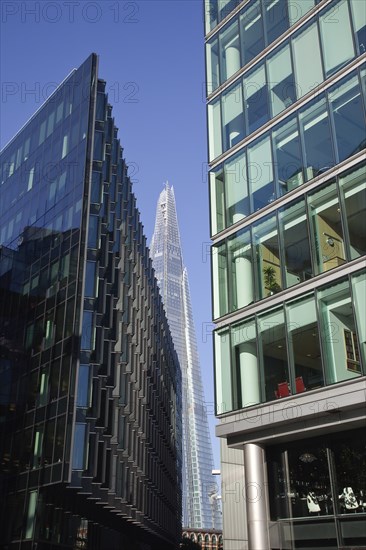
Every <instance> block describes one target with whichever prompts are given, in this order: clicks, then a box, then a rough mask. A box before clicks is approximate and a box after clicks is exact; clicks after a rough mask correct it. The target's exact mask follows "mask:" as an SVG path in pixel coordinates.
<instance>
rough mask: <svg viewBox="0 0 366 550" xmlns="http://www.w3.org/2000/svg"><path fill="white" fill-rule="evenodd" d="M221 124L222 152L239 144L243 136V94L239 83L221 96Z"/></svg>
mask: <svg viewBox="0 0 366 550" xmlns="http://www.w3.org/2000/svg"><path fill="white" fill-rule="evenodd" d="M222 124H223V142H224V143H223V145H224V150H225V151H226V150H227V149H230V147H233V145H236V143H239V141H241V140H242V139H243V138H244V136H245V132H244V113H243V93H242V87H241V83H238V84H237V85H236V86H233V87H232V88H229V90H227V92H225V93H224V94H223V95H222Z"/></svg>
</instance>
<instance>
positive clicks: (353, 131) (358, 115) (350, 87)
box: [329, 75, 366, 162]
mask: <svg viewBox="0 0 366 550" xmlns="http://www.w3.org/2000/svg"><path fill="white" fill-rule="evenodd" d="M329 100H330V108H331V112H332V114H333V120H334V127H335V136H336V146H337V150H338V159H339V161H340V162H341V161H342V160H345V159H346V158H348V157H350V156H351V155H354V154H355V153H357V152H358V151H361V150H362V149H363V148H364V147H365V145H366V123H365V112H364V107H363V101H362V95H361V89H360V86H359V81H358V76H357V75H354V76H353V77H351V78H349V77H347V78H345V79H343V80H341V81H340V83H337V85H336V86H334V87H333V88H332V89H331V90H330V92H329Z"/></svg>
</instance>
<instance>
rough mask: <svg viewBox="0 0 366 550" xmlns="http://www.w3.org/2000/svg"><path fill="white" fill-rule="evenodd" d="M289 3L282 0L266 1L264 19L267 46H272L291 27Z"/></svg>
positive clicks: (264, 3)
mask: <svg viewBox="0 0 366 550" xmlns="http://www.w3.org/2000/svg"><path fill="white" fill-rule="evenodd" d="M286 4H287V3H286V2H283V1H282V0H264V2H263V5H264V17H265V26H266V34H267V44H271V42H273V40H276V38H278V37H279V36H280V35H281V34H282V33H284V32H285V31H286V30H287V29H288V26H289V18H288V10H287V5H286Z"/></svg>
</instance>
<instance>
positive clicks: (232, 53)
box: [220, 19, 240, 82]
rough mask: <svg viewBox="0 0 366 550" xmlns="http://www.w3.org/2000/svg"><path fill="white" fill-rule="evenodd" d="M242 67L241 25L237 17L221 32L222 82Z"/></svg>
mask: <svg viewBox="0 0 366 550" xmlns="http://www.w3.org/2000/svg"><path fill="white" fill-rule="evenodd" d="M239 69H240V44H239V26H238V20H237V19H235V20H234V22H233V23H231V24H230V25H229V26H228V27H225V29H224V30H222V31H221V32H220V72H221V82H225V80H227V79H228V78H230V76H232V75H233V74H234V73H236V71H238V70H239Z"/></svg>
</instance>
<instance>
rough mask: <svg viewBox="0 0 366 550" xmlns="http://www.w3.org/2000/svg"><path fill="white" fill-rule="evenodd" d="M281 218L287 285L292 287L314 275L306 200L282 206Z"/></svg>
mask: <svg viewBox="0 0 366 550" xmlns="http://www.w3.org/2000/svg"><path fill="white" fill-rule="evenodd" d="M279 220H280V228H281V229H280V231H281V234H282V242H283V250H284V256H285V271H286V286H287V287H290V286H292V285H296V284H297V283H300V282H303V281H306V280H307V279H310V278H311V277H312V267H311V254H310V245H309V235H308V228H307V215H306V211H305V201H304V200H301V201H299V202H296V203H290V204H289V205H288V206H286V207H284V208H281V209H280V215H279Z"/></svg>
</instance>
